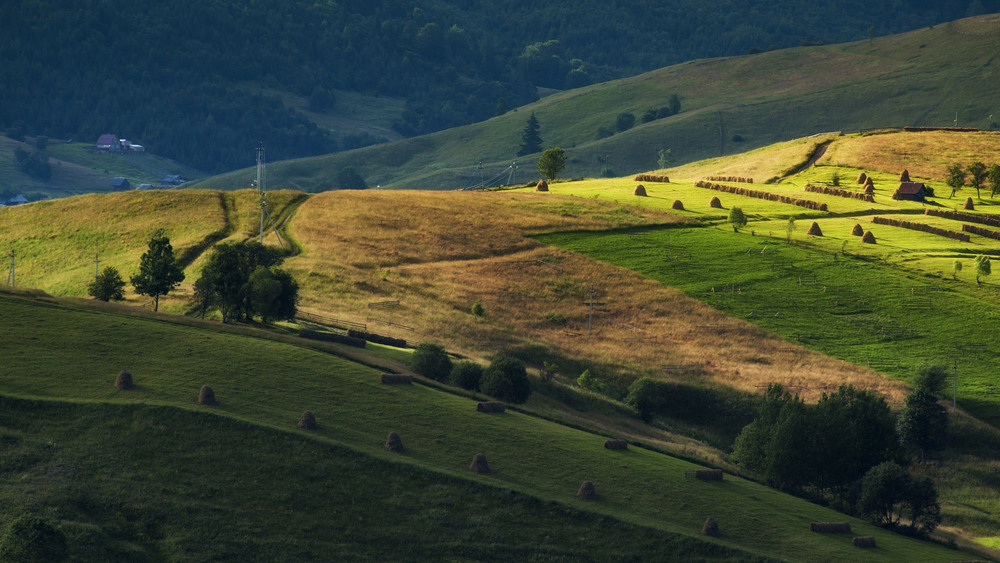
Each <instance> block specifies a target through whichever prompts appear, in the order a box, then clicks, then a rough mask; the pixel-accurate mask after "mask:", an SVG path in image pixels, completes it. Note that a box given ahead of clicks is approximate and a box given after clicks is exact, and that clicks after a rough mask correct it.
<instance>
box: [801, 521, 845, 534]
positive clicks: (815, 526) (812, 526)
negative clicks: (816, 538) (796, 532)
mask: <svg viewBox="0 0 1000 563" xmlns="http://www.w3.org/2000/svg"><path fill="white" fill-rule="evenodd" d="M809 531H810V532H816V533H817V534H849V533H851V523H850V522H810V523H809Z"/></svg>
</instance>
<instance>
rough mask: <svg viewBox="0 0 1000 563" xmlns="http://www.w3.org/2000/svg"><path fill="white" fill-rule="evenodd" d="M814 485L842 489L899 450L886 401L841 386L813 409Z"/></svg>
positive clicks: (891, 416) (894, 423)
mask: <svg viewBox="0 0 1000 563" xmlns="http://www.w3.org/2000/svg"><path fill="white" fill-rule="evenodd" d="M812 410H813V414H812V427H811V432H810V433H811V434H812V435H813V436H814V439H813V447H814V448H815V451H814V453H813V456H812V463H813V464H814V468H813V470H812V475H813V484H815V485H816V486H819V487H820V488H827V489H844V488H846V487H847V486H848V485H850V484H851V483H852V482H854V481H856V480H858V479H861V478H862V477H863V476H864V474H865V472H866V471H868V469H870V468H871V467H872V466H874V465H877V464H879V463H881V462H883V461H886V460H889V459H892V458H893V457H894V456H895V454H896V451H897V450H898V440H897V438H896V419H895V417H894V416H893V414H892V411H891V410H890V408H889V403H888V402H886V400H885V398H884V397H882V396H879V395H876V394H874V393H872V392H871V391H864V390H859V389H855V388H854V387H852V386H850V385H841V386H840V388H839V389H838V390H837V392H836V393H833V394H830V395H827V394H826V393H824V394H823V396H822V398H820V400H819V402H818V403H817V404H816V406H815V407H814V408H813V409H812Z"/></svg>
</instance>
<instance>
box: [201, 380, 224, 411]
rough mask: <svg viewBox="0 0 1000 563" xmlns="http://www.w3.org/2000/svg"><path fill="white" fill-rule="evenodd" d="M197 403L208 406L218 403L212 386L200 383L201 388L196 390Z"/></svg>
mask: <svg viewBox="0 0 1000 563" xmlns="http://www.w3.org/2000/svg"><path fill="white" fill-rule="evenodd" d="M198 404H199V405H207V406H209V407H211V406H214V405H217V404H219V401H218V400H217V399H216V398H215V391H212V388H211V387H209V386H208V385H202V386H201V390H200V391H198Z"/></svg>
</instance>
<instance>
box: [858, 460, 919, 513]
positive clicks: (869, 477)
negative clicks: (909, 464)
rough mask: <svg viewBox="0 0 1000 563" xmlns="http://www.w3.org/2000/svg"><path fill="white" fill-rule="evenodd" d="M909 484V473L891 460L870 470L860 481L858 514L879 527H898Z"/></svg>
mask: <svg viewBox="0 0 1000 563" xmlns="http://www.w3.org/2000/svg"><path fill="white" fill-rule="evenodd" d="M909 485H910V476H909V474H908V473H907V472H906V470H905V469H903V468H902V467H900V466H899V464H898V463H896V462H894V461H886V462H883V463H880V464H878V465H876V466H875V467H872V468H871V469H869V470H868V472H867V473H865V476H864V478H863V479H862V480H861V495H860V497H859V498H858V512H860V513H861V514H862V515H863V516H864V517H866V518H868V519H869V520H871V521H872V522H873V523H875V524H878V525H879V526H893V525H896V524H898V523H899V519H900V518H901V517H902V509H903V506H902V504H903V499H904V498H905V497H906V488H907V487H908V486H909Z"/></svg>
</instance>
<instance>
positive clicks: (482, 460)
mask: <svg viewBox="0 0 1000 563" xmlns="http://www.w3.org/2000/svg"><path fill="white" fill-rule="evenodd" d="M469 470H471V471H474V472H475V473H489V472H490V464H489V463H486V454H481V453H480V454H476V455H474V456H472V465H470V466H469Z"/></svg>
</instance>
